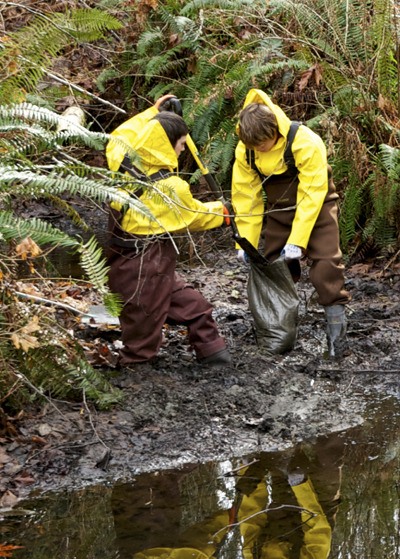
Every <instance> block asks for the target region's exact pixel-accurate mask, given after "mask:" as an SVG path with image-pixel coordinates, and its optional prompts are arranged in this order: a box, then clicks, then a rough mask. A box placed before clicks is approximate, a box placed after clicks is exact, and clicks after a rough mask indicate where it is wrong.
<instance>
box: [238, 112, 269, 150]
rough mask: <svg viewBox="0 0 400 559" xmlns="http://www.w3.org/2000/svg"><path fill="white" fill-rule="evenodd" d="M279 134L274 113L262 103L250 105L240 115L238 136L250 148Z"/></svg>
mask: <svg viewBox="0 0 400 559" xmlns="http://www.w3.org/2000/svg"><path fill="white" fill-rule="evenodd" d="M276 132H278V122H277V120H276V116H275V115H274V113H273V112H272V111H271V110H270V109H269V108H268V107H267V106H266V105H264V104H262V103H250V104H249V105H247V107H245V108H244V109H243V110H242V111H241V113H240V114H239V127H238V136H239V138H240V140H241V141H242V142H243V143H244V145H245V146H246V147H248V148H254V147H256V146H258V145H260V144H262V142H264V141H265V140H270V139H271V138H273V137H274V136H275V134H276Z"/></svg>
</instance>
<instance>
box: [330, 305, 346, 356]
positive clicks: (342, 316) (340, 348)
mask: <svg viewBox="0 0 400 559" xmlns="http://www.w3.org/2000/svg"><path fill="white" fill-rule="evenodd" d="M325 315H326V321H327V329H326V337H327V341H328V356H329V357H330V358H331V359H332V358H333V359H339V358H341V357H343V355H344V354H345V352H346V351H347V350H348V347H349V346H348V342H347V337H346V332H347V320H346V312H345V307H344V305H332V306H331V307H325Z"/></svg>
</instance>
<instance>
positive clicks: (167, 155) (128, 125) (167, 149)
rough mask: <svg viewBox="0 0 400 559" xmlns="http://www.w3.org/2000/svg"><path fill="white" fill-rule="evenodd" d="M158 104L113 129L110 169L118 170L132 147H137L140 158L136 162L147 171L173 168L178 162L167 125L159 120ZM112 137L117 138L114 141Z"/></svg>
mask: <svg viewBox="0 0 400 559" xmlns="http://www.w3.org/2000/svg"><path fill="white" fill-rule="evenodd" d="M158 112H159V111H158V109H157V108H156V107H150V109H147V110H146V111H144V112H142V113H139V114H137V115H135V116H133V117H132V118H130V119H129V120H127V121H126V122H124V123H123V124H121V125H120V126H118V128H116V129H115V130H114V131H113V132H112V133H111V137H112V139H111V140H110V141H109V143H108V145H107V148H106V157H107V162H108V166H109V168H110V169H111V171H117V170H118V169H119V167H120V165H121V163H122V160H123V159H124V157H125V154H126V153H127V152H129V151H130V150H134V151H135V153H136V155H137V156H138V157H139V159H140V162H138V161H136V159H135V161H134V164H135V165H137V166H138V167H140V169H141V170H142V171H143V172H144V173H145V174H146V175H150V174H152V173H156V172H157V171H159V170H160V169H168V170H169V171H172V170H173V169H175V168H176V167H177V166H178V158H177V155H176V153H175V150H174V148H173V147H172V145H171V142H170V141H169V139H168V137H167V135H166V133H165V130H164V128H163V127H162V126H161V124H160V123H159V122H158V121H157V120H152V119H153V117H154V116H155V115H156V114H158ZM113 138H115V139H117V140H118V141H113Z"/></svg>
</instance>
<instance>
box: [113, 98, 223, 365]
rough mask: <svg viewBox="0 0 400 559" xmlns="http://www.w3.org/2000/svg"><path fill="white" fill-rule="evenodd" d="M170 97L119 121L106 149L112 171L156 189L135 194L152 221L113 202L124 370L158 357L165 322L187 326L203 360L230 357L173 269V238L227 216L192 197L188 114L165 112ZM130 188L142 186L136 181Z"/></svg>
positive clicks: (205, 310) (205, 305) (196, 297)
mask: <svg viewBox="0 0 400 559" xmlns="http://www.w3.org/2000/svg"><path fill="white" fill-rule="evenodd" d="M170 97H172V96H168V95H167V96H164V97H163V98H161V99H160V100H159V101H157V103H156V104H155V105H154V106H153V107H150V108H149V109H147V110H146V111H144V112H142V113H140V114H138V115H136V116H134V117H132V118H130V119H129V120H128V121H126V122H124V123H123V124H121V126H119V127H118V128H117V129H116V130H115V131H114V132H112V134H111V135H112V137H113V138H112V139H111V140H110V142H109V144H108V146H107V149H106V156H107V161H108V165H109V167H110V169H111V170H112V171H117V170H120V171H122V170H125V171H127V172H128V173H129V174H130V175H133V177H137V178H138V179H141V180H144V181H150V182H151V183H152V184H153V185H154V188H155V190H154V189H147V188H145V189H143V191H140V190H139V191H138V190H136V192H135V195H136V196H138V197H140V201H141V202H142V203H143V204H144V205H145V207H146V208H147V209H148V210H149V212H151V215H152V216H153V218H151V217H149V215H145V214H144V213H141V212H140V211H138V210H136V209H133V208H131V207H129V206H128V207H127V208H126V207H125V206H123V205H122V204H119V203H113V204H112V207H111V213H110V233H111V246H110V251H109V261H108V264H109V266H110V272H109V285H110V288H111V290H112V291H113V292H115V293H119V294H120V295H121V296H122V299H123V303H124V304H123V309H122V312H121V314H120V324H121V332H122V342H123V344H124V346H123V348H122V350H121V351H120V365H121V366H122V367H129V366H130V365H134V368H135V364H138V363H143V362H148V361H150V360H151V359H152V358H153V357H155V356H156V355H157V353H158V351H159V349H160V346H161V343H162V329H163V325H164V324H165V323H170V324H183V325H186V326H187V328H188V333H189V343H190V344H191V346H192V347H193V349H194V351H195V354H196V357H197V359H198V361H200V362H201V363H206V364H209V365H224V364H228V363H230V360H231V359H230V355H229V352H228V350H227V346H226V343H225V340H224V339H223V338H222V337H221V336H220V334H219V333H218V328H217V324H216V323H215V321H214V319H213V317H212V306H211V304H210V303H209V302H208V301H206V299H205V298H204V297H203V296H202V295H201V293H200V292H198V291H197V290H195V289H194V288H193V287H192V286H190V285H189V284H187V283H186V282H185V281H184V280H183V279H182V278H181V277H179V276H178V274H177V273H176V271H175V268H176V259H177V251H176V246H175V244H174V242H173V238H172V235H173V234H175V233H183V232H187V231H191V232H193V231H205V230H208V229H212V228H215V227H220V226H221V225H223V224H224V223H225V222H227V221H228V220H229V217H226V214H227V213H228V212H227V210H226V209H225V207H224V206H223V204H222V203H221V202H220V201H218V202H206V203H203V202H200V201H199V200H196V199H195V198H193V196H192V194H191V192H190V187H189V184H188V183H187V182H186V181H185V180H183V179H182V178H181V177H180V176H179V174H178V171H177V168H178V157H179V155H180V153H181V152H182V151H183V150H184V149H185V140H186V135H187V134H188V129H187V126H186V123H185V121H184V120H183V119H182V117H180V116H178V115H176V114H174V113H172V112H168V111H163V110H162V108H163V105H164V104H165V103H167V102H168V99H169V98H170ZM114 138H115V141H114ZM129 149H132V150H134V152H135V153H136V154H137V156H138V161H135V164H134V165H133V164H132V163H131V161H130V159H129V157H128V156H127V153H128V152H129ZM127 185H129V183H128V182H127ZM132 186H133V187H136V188H137V182H136V185H135V181H133V182H132ZM131 194H132V196H134V194H133V193H131ZM224 214H225V215H224ZM136 368H137V365H136Z"/></svg>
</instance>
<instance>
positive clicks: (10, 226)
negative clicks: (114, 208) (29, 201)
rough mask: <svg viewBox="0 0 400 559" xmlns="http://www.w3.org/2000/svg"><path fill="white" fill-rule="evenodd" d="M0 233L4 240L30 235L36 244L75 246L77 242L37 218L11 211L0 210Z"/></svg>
mask: <svg viewBox="0 0 400 559" xmlns="http://www.w3.org/2000/svg"><path fill="white" fill-rule="evenodd" d="M0 235H1V236H2V238H3V239H4V240H6V241H10V240H13V239H20V240H21V239H24V238H25V237H31V238H32V239H33V240H34V241H35V242H37V243H38V244H50V245H58V246H63V247H77V246H78V242H77V241H76V240H75V239H73V238H71V237H69V236H68V235H66V234H65V233H63V232H62V231H60V230H58V229H56V228H55V227H53V226H52V225H51V224H50V223H46V222H44V221H41V220H40V219H37V218H34V217H33V218H31V219H30V220H29V221H28V220H26V219H22V218H19V217H16V216H15V215H14V214H13V213H11V212H7V211H1V210H0Z"/></svg>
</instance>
